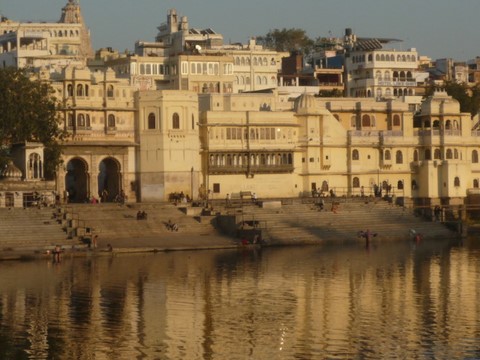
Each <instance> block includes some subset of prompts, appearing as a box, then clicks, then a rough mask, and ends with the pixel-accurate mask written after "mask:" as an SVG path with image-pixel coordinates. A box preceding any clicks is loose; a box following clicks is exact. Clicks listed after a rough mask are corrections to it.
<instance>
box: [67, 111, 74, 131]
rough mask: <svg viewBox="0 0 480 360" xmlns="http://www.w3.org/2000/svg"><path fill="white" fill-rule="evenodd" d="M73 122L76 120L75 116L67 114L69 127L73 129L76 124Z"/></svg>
mask: <svg viewBox="0 0 480 360" xmlns="http://www.w3.org/2000/svg"><path fill="white" fill-rule="evenodd" d="M73 120H74V119H73V114H67V126H68V127H69V128H73V125H74V124H73V122H74V121H73Z"/></svg>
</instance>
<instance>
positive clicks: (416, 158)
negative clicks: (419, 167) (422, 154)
mask: <svg viewBox="0 0 480 360" xmlns="http://www.w3.org/2000/svg"><path fill="white" fill-rule="evenodd" d="M413 161H418V151H417V150H415V151H414V152H413Z"/></svg>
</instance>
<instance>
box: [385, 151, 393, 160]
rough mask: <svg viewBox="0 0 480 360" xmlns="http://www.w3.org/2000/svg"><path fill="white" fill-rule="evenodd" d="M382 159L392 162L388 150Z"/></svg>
mask: <svg viewBox="0 0 480 360" xmlns="http://www.w3.org/2000/svg"><path fill="white" fill-rule="evenodd" d="M384 159H385V160H392V155H391V154H390V150H385V155H384Z"/></svg>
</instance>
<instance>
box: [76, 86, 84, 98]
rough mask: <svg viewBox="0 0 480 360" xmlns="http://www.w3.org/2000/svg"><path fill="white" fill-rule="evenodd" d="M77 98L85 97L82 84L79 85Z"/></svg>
mask: <svg viewBox="0 0 480 360" xmlns="http://www.w3.org/2000/svg"><path fill="white" fill-rule="evenodd" d="M77 96H83V85H82V84H78V85H77Z"/></svg>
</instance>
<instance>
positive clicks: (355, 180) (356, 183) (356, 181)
mask: <svg viewBox="0 0 480 360" xmlns="http://www.w3.org/2000/svg"><path fill="white" fill-rule="evenodd" d="M352 186H353V187H354V188H359V187H360V179H359V178H358V177H354V178H353V181H352Z"/></svg>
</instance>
